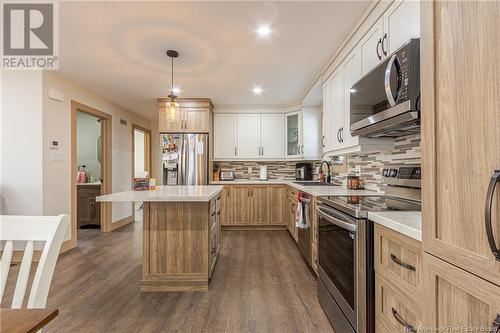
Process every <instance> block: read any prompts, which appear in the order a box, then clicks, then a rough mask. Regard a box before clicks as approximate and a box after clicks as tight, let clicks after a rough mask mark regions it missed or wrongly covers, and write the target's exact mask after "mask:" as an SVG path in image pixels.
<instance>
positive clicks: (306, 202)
mask: <svg viewBox="0 0 500 333" xmlns="http://www.w3.org/2000/svg"><path fill="white" fill-rule="evenodd" d="M298 197H299V204H300V205H302V218H303V223H302V225H301V226H298V227H297V229H298V230H297V231H298V247H299V251H300V253H301V254H302V257H303V258H304V260H305V261H306V263H307V265H308V266H309V268H311V256H312V255H311V244H312V232H311V223H312V214H313V212H312V210H311V196H310V195H309V194H307V193H304V192H301V193H299V196H298Z"/></svg>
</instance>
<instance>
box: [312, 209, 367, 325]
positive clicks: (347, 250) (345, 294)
mask: <svg viewBox="0 0 500 333" xmlns="http://www.w3.org/2000/svg"><path fill="white" fill-rule="evenodd" d="M317 213H318V229H319V244H318V247H319V251H318V252H319V266H320V270H319V272H320V278H321V280H322V281H323V282H324V284H325V286H326V287H327V289H328V291H329V292H330V293H331V295H332V296H333V298H334V299H335V301H336V303H337V304H338V306H339V307H340V309H341V311H342V313H343V314H344V316H345V317H346V319H347V320H348V321H349V323H350V324H351V326H352V327H353V328H354V329H355V330H357V326H358V325H357V307H358V304H357V300H358V279H357V275H358V260H359V255H358V252H359V246H358V234H359V233H358V223H357V220H356V219H354V218H352V217H350V216H349V215H346V214H344V213H342V212H340V211H338V210H335V209H332V208H330V207H328V206H324V205H321V204H319V205H318V208H317Z"/></svg>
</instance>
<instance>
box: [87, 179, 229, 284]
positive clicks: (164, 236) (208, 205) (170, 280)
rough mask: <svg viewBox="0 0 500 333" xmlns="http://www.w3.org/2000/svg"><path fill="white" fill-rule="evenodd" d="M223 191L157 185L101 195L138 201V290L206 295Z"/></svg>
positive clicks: (104, 198)
mask: <svg viewBox="0 0 500 333" xmlns="http://www.w3.org/2000/svg"><path fill="white" fill-rule="evenodd" d="M222 188H223V187H222V186H218V185H210V186H158V187H157V188H156V189H155V190H149V191H124V192H117V193H112V194H106V195H102V196H99V197H97V198H96V201H98V202H143V203H144V205H143V209H144V213H143V270H142V280H141V291H207V290H208V284H209V281H210V278H211V276H212V273H213V270H214V268H215V264H216V262H217V256H218V254H219V247H220V221H219V217H220V193H221V191H222Z"/></svg>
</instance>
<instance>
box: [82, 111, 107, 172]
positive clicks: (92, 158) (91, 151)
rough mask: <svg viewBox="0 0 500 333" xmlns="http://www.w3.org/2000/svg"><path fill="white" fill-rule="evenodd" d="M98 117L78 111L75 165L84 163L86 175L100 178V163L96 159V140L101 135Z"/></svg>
mask: <svg viewBox="0 0 500 333" xmlns="http://www.w3.org/2000/svg"><path fill="white" fill-rule="evenodd" d="M98 120H99V118H97V117H94V116H91V115H89V114H86V113H83V112H78V113H77V119H76V134H77V135H76V142H77V147H76V160H77V165H78V166H80V165H85V170H87V176H89V177H90V174H93V175H94V177H95V178H96V180H99V179H100V178H101V163H100V162H99V160H98V159H97V140H98V139H99V137H100V136H101V123H100V122H99V121H98Z"/></svg>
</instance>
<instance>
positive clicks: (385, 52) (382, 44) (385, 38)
mask: <svg viewBox="0 0 500 333" xmlns="http://www.w3.org/2000/svg"><path fill="white" fill-rule="evenodd" d="M386 40H387V32H386V33H385V34H384V37H382V42H381V43H380V45H381V46H382V53H384V56H387V50H386V49H385V47H384V44H385V41H386Z"/></svg>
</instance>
